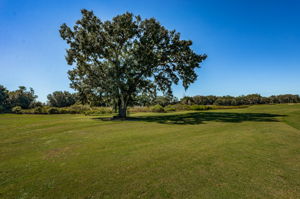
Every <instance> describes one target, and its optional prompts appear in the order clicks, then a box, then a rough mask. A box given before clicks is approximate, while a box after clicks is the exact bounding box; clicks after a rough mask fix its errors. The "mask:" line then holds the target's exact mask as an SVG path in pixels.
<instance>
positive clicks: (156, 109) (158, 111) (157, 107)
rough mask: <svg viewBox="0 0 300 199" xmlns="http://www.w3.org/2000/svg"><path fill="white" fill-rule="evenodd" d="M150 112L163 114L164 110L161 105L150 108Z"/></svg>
mask: <svg viewBox="0 0 300 199" xmlns="http://www.w3.org/2000/svg"><path fill="white" fill-rule="evenodd" d="M151 111H152V112H157V113H163V112H165V109H164V107H162V106H161V105H159V104H157V105H155V106H153V107H152V108H151Z"/></svg>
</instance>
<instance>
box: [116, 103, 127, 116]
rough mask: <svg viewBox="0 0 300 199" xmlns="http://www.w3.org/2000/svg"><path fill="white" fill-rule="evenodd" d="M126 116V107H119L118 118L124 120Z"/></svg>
mask: <svg viewBox="0 0 300 199" xmlns="http://www.w3.org/2000/svg"><path fill="white" fill-rule="evenodd" d="M126 114H127V107H126V106H122V105H121V106H119V115H118V117H119V118H126Z"/></svg>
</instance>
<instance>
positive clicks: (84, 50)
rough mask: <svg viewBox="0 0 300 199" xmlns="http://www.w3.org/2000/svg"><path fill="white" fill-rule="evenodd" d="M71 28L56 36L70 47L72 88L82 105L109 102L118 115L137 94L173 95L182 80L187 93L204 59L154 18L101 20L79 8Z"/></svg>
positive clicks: (130, 16)
mask: <svg viewBox="0 0 300 199" xmlns="http://www.w3.org/2000/svg"><path fill="white" fill-rule="evenodd" d="M81 13H82V18H81V19H80V20H78V21H77V22H76V24H75V25H74V27H73V28H70V27H68V26H67V25H66V24H63V25H62V26H61V27H60V35H61V37H62V38H63V39H64V40H65V41H66V42H67V44H68V45H69V49H68V50H67V55H66V60H67V62H68V64H70V65H75V68H73V69H72V70H70V71H69V78H70V80H71V87H72V88H74V89H76V90H77V91H78V92H79V95H80V96H81V99H82V100H85V101H86V102H89V101H93V100H94V99H97V100H100V101H102V102H103V103H106V104H111V105H112V106H113V107H115V108H116V109H118V111H119V116H120V117H126V109H127V106H128V105H131V104H133V102H134V100H135V98H136V96H139V95H143V94H146V95H149V94H150V93H151V95H152V94H156V91H161V92H163V93H165V94H167V95H171V94H172V89H171V88H172V84H178V83H179V81H180V80H181V82H182V84H183V87H184V88H185V89H187V88H188V87H189V85H190V84H191V83H193V82H194V81H195V80H196V79H197V74H196V73H195V69H196V68H199V67H200V63H201V62H202V61H203V60H205V58H206V55H198V54H196V53H195V52H194V51H193V50H192V49H191V48H190V47H191V45H192V41H190V40H182V39H181V38H180V34H179V33H178V32H176V31H175V30H172V31H170V30H167V29H166V28H165V27H164V26H162V25H161V24H160V23H159V22H158V21H157V20H156V19H154V18H150V19H142V18H141V17H140V16H134V15H133V14H132V13H128V12H127V13H124V14H122V15H117V16H116V17H114V18H113V19H112V20H110V21H101V20H100V19H99V18H98V17H96V16H95V15H94V13H93V12H92V11H88V10H82V11H81Z"/></svg>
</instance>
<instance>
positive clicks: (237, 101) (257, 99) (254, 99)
mask: <svg viewBox="0 0 300 199" xmlns="http://www.w3.org/2000/svg"><path fill="white" fill-rule="evenodd" d="M180 103H182V104H186V105H193V104H196V105H222V106H239V105H253V104H282V103H300V96H299V95H291V94H285V95H272V96H270V97H263V96H261V95H259V94H250V95H242V96H238V97H234V96H229V95H227V96H214V95H208V96H201V95H196V96H193V97H188V96H186V97H183V98H182V99H181V100H180Z"/></svg>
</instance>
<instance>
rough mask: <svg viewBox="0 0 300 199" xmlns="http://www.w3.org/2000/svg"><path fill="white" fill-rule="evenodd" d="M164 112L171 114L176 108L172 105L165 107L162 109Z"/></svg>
mask: <svg viewBox="0 0 300 199" xmlns="http://www.w3.org/2000/svg"><path fill="white" fill-rule="evenodd" d="M164 110H165V112H172V111H176V108H175V107H174V106H172V105H168V106H166V107H164Z"/></svg>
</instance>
